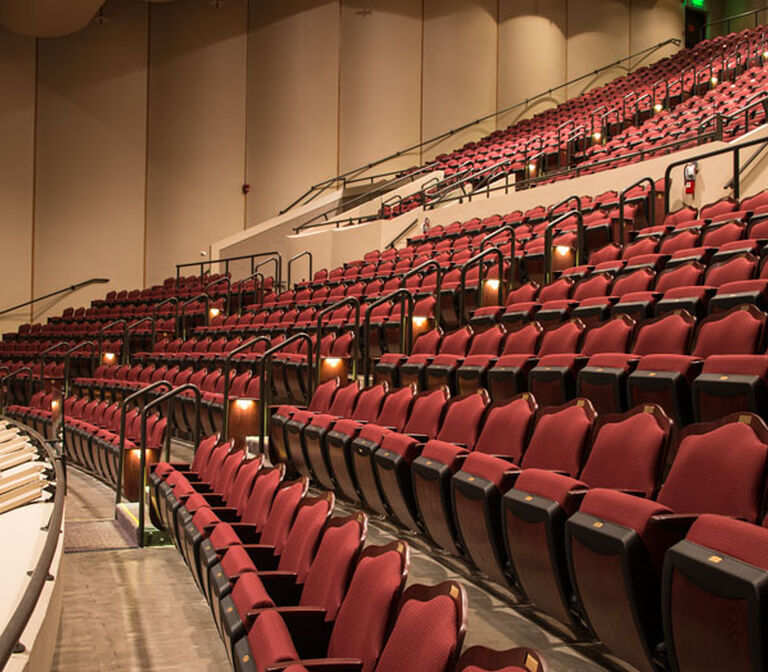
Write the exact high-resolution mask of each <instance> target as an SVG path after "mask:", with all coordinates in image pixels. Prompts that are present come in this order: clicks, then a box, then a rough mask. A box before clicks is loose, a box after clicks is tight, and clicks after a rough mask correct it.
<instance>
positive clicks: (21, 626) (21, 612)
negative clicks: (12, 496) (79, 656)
mask: <svg viewBox="0 0 768 672" xmlns="http://www.w3.org/2000/svg"><path fill="white" fill-rule="evenodd" d="M6 420H8V419H7V418H6ZM9 422H11V423H13V424H15V425H16V426H17V427H19V428H20V429H22V430H23V431H25V432H26V433H27V434H28V435H29V436H30V437H31V438H32V439H33V440H34V441H35V443H37V444H38V445H39V446H40V448H42V449H43V450H44V451H45V452H46V454H47V456H48V461H49V462H50V463H51V465H52V466H53V470H54V477H55V482H56V489H55V491H54V494H53V507H52V509H51V515H50V518H48V524H47V525H46V526H45V527H44V528H42V529H43V530H45V532H46V537H45V543H44V544H43V548H42V549H41V551H40V555H39V556H38V559H37V562H36V563H35V568H34V569H33V570H32V572H31V574H30V578H29V583H28V584H27V587H26V588H25V589H24V593H23V594H22V596H21V599H20V600H19V603H18V605H17V606H16V609H15V610H14V612H13V614H12V615H11V617H10V619H8V622H7V624H6V626H5V628H4V629H3V631H2V633H0V669H2V668H5V666H6V664H7V663H8V661H9V660H10V658H11V655H13V652H14V649H16V648H17V647H18V646H19V645H20V644H21V642H20V638H21V636H22V634H23V633H24V630H25V629H26V627H27V624H28V623H29V619H30V618H31V617H32V614H33V613H34V611H35V608H36V607H37V601H38V600H39V599H40V593H42V591H43V586H45V583H46V581H48V580H49V578H50V576H51V564H52V563H53V559H54V557H55V556H56V549H57V548H58V546H59V540H60V539H61V538H62V537H61V526H62V523H63V521H64V499H65V495H66V475H65V473H64V461H63V457H62V456H61V455H57V454H56V453H55V452H54V450H53V449H52V448H51V446H50V444H49V443H48V442H47V441H46V440H45V439H44V438H43V437H42V436H41V435H40V434H38V433H37V432H35V431H34V430H33V429H31V428H29V427H27V426H26V425H22V424H21V423H18V422H15V421H13V420H9Z"/></svg>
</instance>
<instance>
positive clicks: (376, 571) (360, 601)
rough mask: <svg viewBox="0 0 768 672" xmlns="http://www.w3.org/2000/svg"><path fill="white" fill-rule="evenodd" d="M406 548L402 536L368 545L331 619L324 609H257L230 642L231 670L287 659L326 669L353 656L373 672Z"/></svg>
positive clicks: (400, 583)
mask: <svg viewBox="0 0 768 672" xmlns="http://www.w3.org/2000/svg"><path fill="white" fill-rule="evenodd" d="M408 569H409V551H408V546H407V545H406V544H405V543H404V542H402V541H394V542H392V543H390V544H387V545H386V546H369V547H368V548H366V549H365V550H364V551H363V552H362V554H361V555H360V559H359V560H358V562H357V566H356V567H355V570H354V574H353V575H352V580H351V581H350V583H349V587H348V589H347V592H346V595H345V596H344V600H343V602H342V603H341V607H340V608H339V611H338V615H337V616H336V618H335V620H333V621H327V620H326V619H324V618H323V616H324V614H323V613H322V611H320V612H318V611H309V610H305V611H303V613H302V612H301V611H299V612H298V613H297V611H296V610H281V609H280V608H267V609H261V610H259V611H257V612H256V616H255V619H254V620H253V625H252V627H251V628H250V630H249V632H248V634H247V637H243V638H242V639H240V640H239V641H238V642H237V643H236V644H235V647H234V666H235V670H239V671H242V672H245V671H246V670H254V671H256V670H259V671H260V670H266V669H268V668H269V666H271V665H276V664H279V663H285V662H286V661H301V659H306V663H307V664H308V665H309V666H310V667H312V668H313V669H314V667H315V666H317V665H318V664H321V665H323V666H324V669H329V667H331V666H332V665H333V664H334V661H338V663H342V661H345V663H346V664H349V663H351V662H352V661H355V662H357V663H359V665H360V667H359V668H358V669H361V670H364V671H365V670H369V671H371V672H372V671H373V669H374V668H375V666H376V663H377V662H378V659H379V656H380V655H381V652H382V650H383V648H384V644H385V642H386V640H387V636H388V635H389V632H390V628H391V624H392V622H393V620H394V615H395V609H396V607H397V604H398V602H399V600H400V597H401V594H402V591H403V588H404V585H405V580H406V578H407V577H408Z"/></svg>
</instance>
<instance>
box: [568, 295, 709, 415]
mask: <svg viewBox="0 0 768 672" xmlns="http://www.w3.org/2000/svg"><path fill="white" fill-rule="evenodd" d="M695 323H696V322H695V320H694V319H693V318H692V317H691V316H690V315H689V314H688V313H687V312H686V311H684V310H682V311H679V312H678V313H670V314H668V315H665V316H663V317H660V318H656V319H650V320H645V321H644V322H642V323H641V324H640V325H639V326H638V327H637V329H636V332H635V338H634V343H633V344H632V348H631V354H626V353H623V352H609V351H603V352H599V353H596V354H593V355H592V356H590V358H589V360H588V362H587V365H586V366H585V367H584V368H582V369H581V370H580V371H579V373H578V378H577V385H576V388H577V391H576V393H577V394H578V395H579V396H582V397H588V398H589V399H590V400H591V401H592V403H593V404H594V406H595V409H596V410H597V411H598V413H620V412H623V411H625V410H627V408H628V406H627V387H626V383H627V376H628V375H629V374H630V373H631V372H632V371H634V369H635V367H636V366H637V363H638V362H639V361H640V358H641V357H642V356H643V355H650V354H661V353H665V354H678V355H684V354H685V353H686V352H688V346H689V344H690V341H691V338H692V336H693V329H694V326H695Z"/></svg>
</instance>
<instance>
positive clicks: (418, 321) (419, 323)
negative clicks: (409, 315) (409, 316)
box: [413, 317, 427, 328]
mask: <svg viewBox="0 0 768 672" xmlns="http://www.w3.org/2000/svg"><path fill="white" fill-rule="evenodd" d="M426 324H427V318H426V317H414V318H413V326H414V327H417V328H421V327H423V326H425V325H426Z"/></svg>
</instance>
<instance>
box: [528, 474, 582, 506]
mask: <svg viewBox="0 0 768 672" xmlns="http://www.w3.org/2000/svg"><path fill="white" fill-rule="evenodd" d="M574 489H581V490H586V489H587V484H586V483H582V482H581V481H579V480H577V479H575V478H571V477H570V476H565V475H564V474H558V473H555V472H554V471H548V470H546V469H524V470H523V471H522V473H521V474H520V476H519V477H518V479H517V481H516V482H515V490H522V491H523V492H528V493H530V494H532V495H538V496H539V497H546V498H547V499H551V500H552V501H553V502H557V503H558V504H559V505H560V506H562V507H566V505H567V503H568V499H569V497H568V495H569V493H570V492H571V491H572V490H574ZM568 513H573V511H569V512H568Z"/></svg>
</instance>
